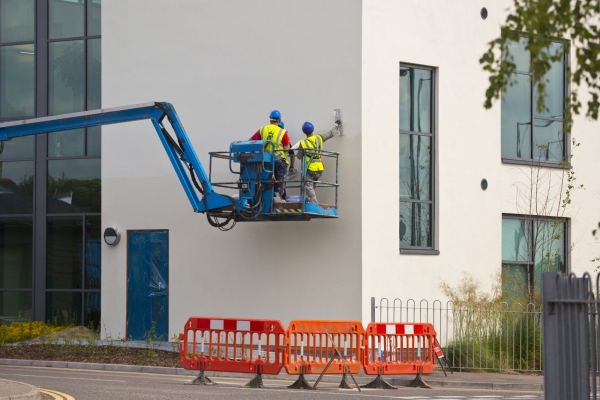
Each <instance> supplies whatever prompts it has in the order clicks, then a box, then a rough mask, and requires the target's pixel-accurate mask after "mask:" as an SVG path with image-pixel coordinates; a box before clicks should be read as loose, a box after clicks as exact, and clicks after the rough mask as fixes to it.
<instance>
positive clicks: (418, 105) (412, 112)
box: [400, 68, 433, 247]
mask: <svg viewBox="0 0 600 400" xmlns="http://www.w3.org/2000/svg"><path fill="white" fill-rule="evenodd" d="M400 80H401V87H400V104H401V110H400V115H401V117H400V126H401V129H403V131H402V132H403V133H401V135H400V143H401V144H400V158H401V160H400V165H401V168H400V194H401V207H400V208H401V210H400V214H401V215H400V220H401V221H400V238H401V242H402V244H404V245H408V246H419V247H428V246H430V245H431V244H430V233H431V205H432V201H431V143H432V139H433V138H432V137H431V135H429V133H430V132H431V71H428V70H423V69H418V68H401V69H400ZM404 132H411V133H404ZM423 133H426V134H423ZM410 200H426V202H424V203H423V202H412V201H410ZM409 235H410V236H409ZM407 239H409V240H407Z"/></svg>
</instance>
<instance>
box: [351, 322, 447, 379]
mask: <svg viewBox="0 0 600 400" xmlns="http://www.w3.org/2000/svg"><path fill="white" fill-rule="evenodd" d="M363 346H364V354H363V368H364V371H365V373H366V374H369V375H378V374H382V375H401V374H417V373H419V371H420V372H421V373H422V374H430V373H432V372H433V367H434V366H435V353H434V349H435V347H436V333H435V329H433V325H432V324H428V323H391V324H390V323H388V324H385V323H375V322H371V323H370V324H369V325H368V326H367V331H366V334H365V339H364V342H363Z"/></svg>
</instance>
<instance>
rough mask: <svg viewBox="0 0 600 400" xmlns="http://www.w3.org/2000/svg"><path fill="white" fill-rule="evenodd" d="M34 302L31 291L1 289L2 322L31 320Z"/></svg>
mask: <svg viewBox="0 0 600 400" xmlns="http://www.w3.org/2000/svg"><path fill="white" fill-rule="evenodd" d="M32 304H33V297H32V293H31V292H30V291H23V292H21V291H19V292H11V291H0V324H4V325H10V324H12V323H13V322H29V321H31V320H32V318H31V316H32V313H31V305H32Z"/></svg>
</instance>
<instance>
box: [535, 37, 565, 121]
mask: <svg viewBox="0 0 600 400" xmlns="http://www.w3.org/2000/svg"><path fill="white" fill-rule="evenodd" d="M549 50H550V51H549V56H553V55H555V54H558V53H560V54H562V52H563V45H562V43H556V42H553V43H552V44H551V45H550V49H549ZM564 79H565V70H564V63H563V60H562V59H561V60H560V61H553V62H551V66H550V71H548V72H547V73H546V75H545V76H544V78H542V81H543V82H544V83H545V84H546V88H545V92H546V93H545V96H544V104H545V105H546V108H548V110H543V111H540V110H538V109H537V106H536V104H537V99H538V98H539V96H538V91H537V85H536V87H535V89H534V94H535V102H534V106H535V107H536V109H535V110H534V111H535V112H534V114H535V115H541V116H544V117H551V118H563V114H564V99H565V92H564V89H565V87H564V82H565V80H564Z"/></svg>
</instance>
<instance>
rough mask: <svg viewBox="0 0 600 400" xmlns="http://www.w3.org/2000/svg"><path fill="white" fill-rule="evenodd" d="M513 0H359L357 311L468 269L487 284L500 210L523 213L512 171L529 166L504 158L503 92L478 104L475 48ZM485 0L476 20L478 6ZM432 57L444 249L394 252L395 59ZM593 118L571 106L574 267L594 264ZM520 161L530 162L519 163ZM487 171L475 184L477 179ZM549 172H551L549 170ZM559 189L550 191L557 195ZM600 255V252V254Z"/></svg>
mask: <svg viewBox="0 0 600 400" xmlns="http://www.w3.org/2000/svg"><path fill="white" fill-rule="evenodd" d="M510 4H511V2H510V1H496V2H484V1H453V2H439V1H435V0H404V1H395V0H365V1H363V17H362V21H363V53H362V76H363V78H362V133H363V146H362V187H361V189H362V198H363V202H362V228H363V229H362V248H363V251H362V270H363V273H362V275H363V280H362V283H363V286H362V310H363V312H362V317H363V320H368V319H369V318H370V301H369V300H370V297H371V296H374V297H376V298H377V299H380V298H381V297H387V298H390V301H391V300H393V299H394V298H401V299H403V300H407V299H410V298H412V299H416V300H417V302H418V301H419V300H420V299H427V300H429V301H430V302H431V301H432V300H435V299H440V300H444V296H443V295H442V294H441V291H440V289H439V285H440V283H441V282H447V283H450V284H452V285H454V284H456V283H457V282H458V281H459V280H460V278H461V277H462V276H463V275H462V273H463V272H467V273H470V274H471V275H473V276H474V277H475V278H477V279H479V280H480V282H482V289H483V290H488V289H489V288H490V283H491V277H492V275H493V274H496V273H498V272H499V271H500V268H501V249H502V248H501V246H502V237H501V234H502V230H501V229H502V214H503V213H518V212H519V208H518V207H517V205H516V201H515V197H516V187H517V186H518V185H516V183H517V182H521V184H527V182H526V181H527V178H526V176H527V171H528V167H520V166H515V165H509V164H503V163H502V162H501V146H500V144H501V136H500V117H501V116H500V111H501V108H500V104H499V103H496V104H495V105H494V107H493V108H492V109H491V110H485V109H484V108H483V101H484V93H485V89H486V88H487V84H488V75H487V73H485V72H484V71H483V70H482V68H481V66H480V64H479V61H478V60H479V58H480V57H481V55H482V54H483V53H484V52H485V51H486V50H487V43H488V42H490V41H491V40H492V39H494V38H496V37H497V36H498V35H499V34H500V29H499V27H500V25H501V23H503V21H504V20H505V18H506V14H505V10H506V9H507V8H508V7H509V6H510ZM484 6H485V7H486V8H487V9H488V14H489V16H488V18H487V19H486V20H482V19H481V17H480V14H479V13H480V10H481V8H482V7H484ZM401 62H404V63H410V64H420V65H424V66H429V67H434V68H436V73H437V88H436V90H437V95H436V100H437V102H436V107H437V114H436V117H437V119H436V122H437V130H436V136H437V143H436V153H437V157H436V160H435V161H436V186H435V190H436V192H437V208H436V214H437V216H436V222H437V226H436V242H437V245H436V248H437V249H438V250H439V251H440V254H439V255H407V254H402V255H401V254H400V252H399V230H398V206H399V205H398V197H399V184H398V182H399V172H398V171H399V170H398V165H399V160H398V157H399V154H398V146H399V139H398V132H399V122H398V104H399V89H398V83H399V70H398V68H399V63H401ZM597 127H598V125H597V124H592V123H589V122H586V121H584V119H583V118H578V119H577V120H576V123H575V131H574V136H576V137H577V139H579V140H580V141H581V143H582V145H581V147H580V148H578V149H575V150H574V154H575V155H576V156H575V158H574V159H573V164H574V170H575V171H576V174H577V177H578V181H577V182H580V183H584V184H585V185H586V187H587V190H585V191H577V192H574V193H573V205H572V206H571V207H570V208H569V209H567V210H566V212H565V216H566V217H570V218H571V222H572V230H571V243H574V244H575V246H574V247H573V252H572V254H571V257H570V258H571V270H572V271H574V272H577V274H579V275H580V274H581V272H582V271H585V270H588V271H589V270H591V269H593V264H591V263H590V262H589V260H590V259H591V258H593V257H596V256H597V255H598V250H599V248H598V244H597V243H595V242H594V240H593V238H592V236H591V230H592V229H593V227H594V225H595V224H596V223H597V221H599V220H600V212H598V211H597V207H594V204H598V203H597V202H598V197H599V195H598V193H600V186H599V185H598V182H597V179H594V176H595V175H596V174H597V172H596V171H597V170H598V164H597V162H595V161H594V157H595V156H596V154H597V149H598V148H599V145H600V138H598V136H597V135H594V129H595V130H597ZM523 172H525V174H524V173H523ZM483 178H486V179H487V180H488V183H489V188H488V189H487V191H482V190H481V188H480V182H481V179H483ZM554 183H556V180H555V181H554ZM553 196H554V195H552V196H550V197H553ZM597 264H600V263H597Z"/></svg>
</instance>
